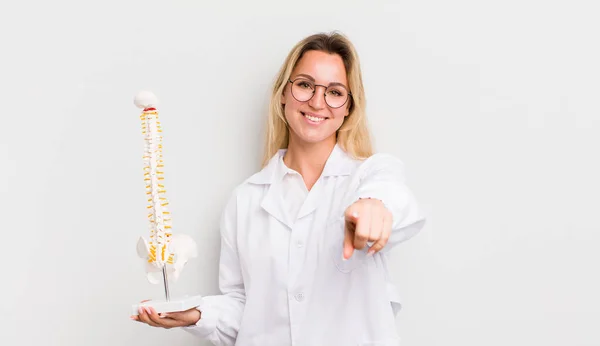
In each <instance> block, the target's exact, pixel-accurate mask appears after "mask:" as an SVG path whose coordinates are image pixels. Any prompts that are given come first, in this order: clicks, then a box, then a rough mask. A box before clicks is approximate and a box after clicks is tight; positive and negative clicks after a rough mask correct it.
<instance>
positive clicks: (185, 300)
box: [131, 296, 202, 315]
mask: <svg viewBox="0 0 600 346" xmlns="http://www.w3.org/2000/svg"><path fill="white" fill-rule="evenodd" d="M201 301H202V296H192V297H188V296H186V297H181V298H174V299H173V298H172V299H171V300H169V301H166V300H164V299H162V300H149V301H147V302H143V303H139V304H135V305H132V306H131V312H132V314H133V315H138V314H139V312H138V309H139V308H140V306H151V307H153V308H154V310H156V312H157V313H161V312H175V311H185V310H189V309H191V308H193V307H196V306H198V305H200V302H201Z"/></svg>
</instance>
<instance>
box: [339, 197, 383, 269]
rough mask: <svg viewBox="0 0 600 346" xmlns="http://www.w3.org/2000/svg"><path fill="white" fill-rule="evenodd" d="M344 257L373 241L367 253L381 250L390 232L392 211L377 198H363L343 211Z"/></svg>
mask: <svg viewBox="0 0 600 346" xmlns="http://www.w3.org/2000/svg"><path fill="white" fill-rule="evenodd" d="M345 219H346V222H345V227H344V228H345V236H344V259H348V258H350V257H351V256H352V254H353V253H354V249H357V250H361V249H364V248H365V246H367V242H373V245H372V246H371V247H370V248H369V251H368V254H369V255H372V254H374V253H376V252H379V251H381V249H383V247H384V246H385V244H387V242H388V239H389V238H390V233H391V232H392V213H391V212H390V211H389V210H388V209H387V208H386V207H385V206H384V204H383V202H381V201H380V200H378V199H372V198H363V199H359V200H358V201H356V202H354V203H353V204H352V205H350V206H349V207H348V208H347V209H346V212H345Z"/></svg>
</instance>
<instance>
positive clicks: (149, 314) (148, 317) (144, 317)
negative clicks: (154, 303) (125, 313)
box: [131, 300, 201, 329]
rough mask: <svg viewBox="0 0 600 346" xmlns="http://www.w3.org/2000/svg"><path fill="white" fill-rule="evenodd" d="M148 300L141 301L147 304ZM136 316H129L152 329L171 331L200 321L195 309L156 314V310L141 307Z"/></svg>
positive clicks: (199, 314) (198, 313) (198, 312)
mask: <svg viewBox="0 0 600 346" xmlns="http://www.w3.org/2000/svg"><path fill="white" fill-rule="evenodd" d="M147 301H148V300H143V301H142V303H143V302H147ZM138 314H139V315H137V316H135V315H133V316H131V319H132V320H134V321H138V322H143V323H146V324H148V325H150V326H152V327H161V328H165V329H171V328H176V327H185V326H191V325H194V324H196V322H198V320H200V317H201V313H200V311H198V309H196V308H191V309H189V310H186V311H178V312H169V313H160V314H158V313H157V312H156V310H154V309H153V308H152V307H149V306H145V307H144V306H141V307H140V309H139V311H138Z"/></svg>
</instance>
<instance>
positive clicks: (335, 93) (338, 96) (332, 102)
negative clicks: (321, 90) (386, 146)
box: [325, 86, 348, 108]
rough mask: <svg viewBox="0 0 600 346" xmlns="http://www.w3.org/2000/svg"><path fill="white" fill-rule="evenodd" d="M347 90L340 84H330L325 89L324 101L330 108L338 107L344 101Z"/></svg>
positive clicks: (346, 97)
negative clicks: (330, 85)
mask: <svg viewBox="0 0 600 346" xmlns="http://www.w3.org/2000/svg"><path fill="white" fill-rule="evenodd" d="M347 99H348V91H346V89H345V88H343V87H341V86H332V87H329V88H327V91H325V101H326V102H327V104H328V105H329V107H332V108H339V107H341V106H343V105H344V103H346V100H347Z"/></svg>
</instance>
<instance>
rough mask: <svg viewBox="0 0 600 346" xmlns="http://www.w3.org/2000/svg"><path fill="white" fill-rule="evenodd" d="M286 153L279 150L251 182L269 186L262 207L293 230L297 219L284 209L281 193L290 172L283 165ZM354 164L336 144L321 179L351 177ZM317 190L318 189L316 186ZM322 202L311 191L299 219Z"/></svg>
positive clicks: (316, 194)
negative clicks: (286, 175)
mask: <svg viewBox="0 0 600 346" xmlns="http://www.w3.org/2000/svg"><path fill="white" fill-rule="evenodd" d="M285 152H286V149H280V150H278V152H277V153H276V154H275V155H273V157H272V158H271V160H269V162H268V164H267V166H266V167H265V168H263V169H262V170H261V171H260V172H258V173H257V174H255V175H254V176H252V177H251V178H250V179H249V182H250V183H252V184H259V185H269V187H268V190H267V192H266V194H265V197H264V198H263V200H262V202H261V207H262V208H263V209H265V210H266V211H267V212H268V213H269V214H270V215H271V216H273V217H274V218H275V219H277V220H279V222H281V223H282V224H284V225H286V226H287V227H289V228H290V229H292V226H293V224H294V222H295V219H293V218H292V217H291V216H290V215H288V213H287V211H286V209H285V207H284V206H285V203H284V201H283V198H282V196H283V193H282V191H281V189H282V187H283V186H282V184H281V182H282V180H283V177H284V176H285V174H286V173H287V172H288V171H289V168H287V167H286V166H285V164H284V163H283V156H284V155H285ZM352 162H353V161H352V158H351V157H350V156H349V155H348V154H347V153H346V152H344V151H343V150H342V148H340V147H339V145H337V144H336V145H335V147H334V148H333V151H332V152H331V154H330V155H329V158H328V159H327V162H326V163H325V167H324V168H323V173H322V174H321V177H330V176H340V175H350V174H351V172H352ZM315 188H318V187H317V186H316V185H315ZM321 200H322V199H321V198H319V194H318V192H314V191H311V193H309V194H308V196H307V199H306V200H305V202H304V204H303V205H302V207H301V208H300V211H299V213H298V216H297V217H298V218H301V217H304V216H306V215H308V214H310V213H312V212H313V211H314V210H315V209H316V208H317V205H318V203H319V201H321Z"/></svg>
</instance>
